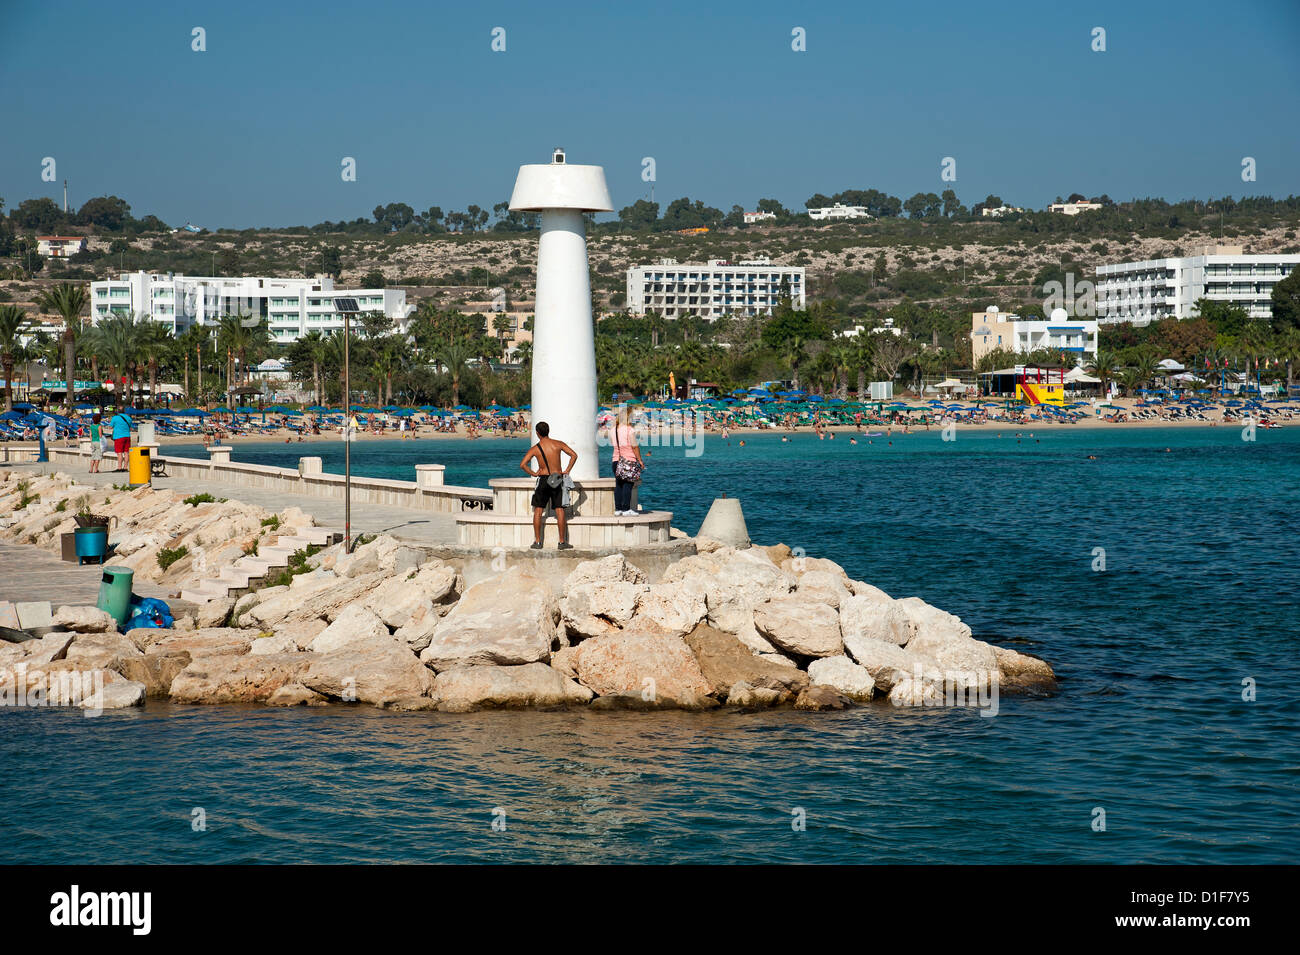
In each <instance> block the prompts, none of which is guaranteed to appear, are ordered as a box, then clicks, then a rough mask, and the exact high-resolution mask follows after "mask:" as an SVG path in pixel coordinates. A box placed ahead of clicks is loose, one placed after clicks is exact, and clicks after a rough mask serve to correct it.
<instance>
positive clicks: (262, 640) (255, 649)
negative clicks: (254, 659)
mask: <svg viewBox="0 0 1300 955" xmlns="http://www.w3.org/2000/svg"><path fill="white" fill-rule="evenodd" d="M248 652H249V653H254V654H257V653H297V652H298V642H297V641H296V640H294V638H293V637H291V636H288V635H280V634H274V635H272V636H269V637H258V638H257V639H256V640H254V641H253V644H252V646H250V647H249V648H248Z"/></svg>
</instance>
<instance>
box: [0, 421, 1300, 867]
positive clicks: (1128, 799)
mask: <svg viewBox="0 0 1300 955" xmlns="http://www.w3.org/2000/svg"><path fill="white" fill-rule="evenodd" d="M1021 434H1022V437H1021V438H1020V439H1019V440H1017V438H1016V432H1015V431H1013V430H1009V431H1005V432H1003V433H1002V437H1000V438H999V437H997V436H996V435H997V433H996V432H989V433H983V434H975V433H968V432H961V433H959V435H958V439H957V440H956V441H954V442H951V443H945V442H943V441H941V440H940V436H939V434H938V433H937V432H931V433H929V434H924V433H922V434H914V435H910V436H907V437H902V436H895V437H894V438H893V444H892V445H890V444H888V443H886V441H885V440H884V439H875V441H874V443H872V444H866V443H865V439H860V440H861V441H862V442H863V443H860V444H858V445H857V446H856V447H855V446H852V445H850V444H849V442H848V436H847V435H840V436H839V437H837V438H836V439H835V440H834V441H817V440H816V439H815V438H814V437H811V436H808V435H800V436H798V437H796V438H794V439H793V440H792V442H791V443H789V444H784V443H782V442H781V441H780V439H779V438H778V437H776V436H771V435H764V436H759V437H747V438H746V439H745V440H746V446H745V447H744V448H741V447H740V446H739V440H738V439H737V438H736V437H734V436H733V438H732V439H731V444H730V446H728V445H726V444H725V443H723V441H722V440H721V439H720V438H717V437H714V436H710V437H709V438H707V439H706V443H705V445H704V449H703V454H701V455H700V456H698V457H686V456H685V455H684V454H683V453H682V449H680V448H677V449H671V448H663V449H658V450H655V451H654V452H653V454H652V456H651V458H650V459H649V460H650V463H651V467H650V469H649V470H648V472H647V483H646V487H645V490H644V491H643V493H642V503H643V504H645V505H651V506H656V507H668V508H671V509H672V510H674V511H675V512H676V514H677V517H676V518H675V521H674V523H676V524H677V525H678V526H679V527H682V528H683V529H686V530H688V531H691V532H693V531H694V530H695V529H696V528H697V527H698V524H699V521H700V520H701V519H702V518H703V515H704V513H705V511H706V510H707V508H708V505H709V502H710V500H711V499H712V497H713V496H715V494H717V493H721V492H723V491H725V492H727V493H728V494H729V495H731V496H736V497H739V498H740V499H741V500H742V502H743V504H744V507H745V513H746V517H747V519H748V523H749V528H750V533H751V535H752V536H753V537H754V538H755V539H756V540H759V541H762V542H773V541H777V540H781V541H784V542H786V543H787V544H790V545H791V546H799V547H803V548H805V549H806V550H807V552H808V553H809V554H811V555H814V556H828V557H831V558H833V559H835V560H837V561H839V562H840V563H842V564H844V566H845V567H846V568H847V569H848V570H849V572H850V573H851V574H852V575H853V576H855V577H858V578H861V579H866V580H868V581H870V582H872V583H874V584H877V585H878V586H881V587H883V588H884V589H885V590H887V591H889V592H890V593H892V594H894V595H895V596H905V595H908V594H917V595H919V596H921V597H923V598H924V599H926V600H927V601H930V602H931V603H934V604H936V605H938V606H940V607H943V608H945V609H948V610H951V611H952V612H954V613H957V614H959V615H960V616H962V617H963V618H964V619H965V620H966V621H967V622H969V623H970V624H971V626H972V627H973V628H974V630H975V632H976V635H977V636H979V637H981V638H984V639H988V640H991V641H994V642H998V643H1002V644H1004V645H1008V646H1013V647H1015V648H1017V649H1021V650H1025V651H1028V652H1031V653H1035V654H1039V655H1041V656H1043V657H1045V658H1047V659H1048V660H1050V661H1051V662H1052V663H1053V664H1054V666H1055V667H1056V668H1057V671H1058V673H1059V674H1060V676H1061V677H1062V683H1061V692H1060V693H1059V694H1058V695H1056V696H1053V697H1051V698H1047V699H1027V698H1019V699H1015V698H1008V697H1005V696H1004V697H1003V698H1002V700H1001V701H1000V712H999V714H998V715H997V716H996V717H994V718H983V717H980V716H979V715H978V714H977V713H976V712H975V711H973V710H943V709H940V710H923V711H898V710H893V709H891V708H889V707H888V706H871V707H868V708H864V709H859V710H854V711H850V712H847V713H841V714H830V715H822V714H801V713H794V712H790V711H780V712H769V713H758V714H744V715H742V714H734V713H726V712H715V713H706V714H677V713H662V714H650V715H647V714H610V713H592V712H572V713H537V712H524V713H478V714H471V715H464V716H450V715H442V714H389V713H381V712H378V711H374V710H371V709H369V708H367V707H354V708H347V709H342V708H333V709H325V710H288V711H286V710H278V709H258V708H238V707H173V706H169V705H166V704H150V705H149V706H148V707H147V708H145V709H144V710H143V711H138V712H132V713H126V714H115V715H106V716H103V717H100V718H98V719H86V718H84V717H83V716H81V715H80V714H76V713H65V712H59V711H55V710H44V711H41V710H26V711H24V710H12V709H10V710H0V794H2V795H3V796H5V797H6V799H5V803H6V805H8V806H11V807H14V806H21V807H23V811H21V812H13V811H10V812H6V813H5V814H4V815H3V817H0V818H3V822H0V835H3V836H4V838H3V839H0V862H4V861H18V860H40V861H49V862H73V861H101V862H106V861H120V860H126V859H130V860H133V861H145V862H170V861H197V862H236V861H265V862H290V861H303V860H307V861H315V862H350V861H609V862H617V861H629V862H633V861H696V862H722V861H810V862H830V861H863V862H1168V863H1176V862H1177V863H1181V862H1207V863H1247V862H1283V861H1292V860H1293V859H1294V857H1295V853H1296V851H1297V850H1298V849H1300V835H1297V831H1298V830H1297V823H1298V822H1300V813H1298V812H1297V808H1296V807H1297V806H1300V798H1298V797H1300V792H1298V790H1300V746H1298V745H1297V729H1298V728H1300V727H1298V725H1297V724H1298V721H1297V718H1296V715H1295V713H1296V711H1295V707H1294V705H1291V704H1290V701H1291V700H1292V699H1293V697H1294V693H1295V687H1296V686H1297V681H1300V666H1298V665H1297V663H1296V635H1297V622H1296V619H1297V618H1296V612H1295V603H1296V600H1295V594H1296V591H1297V589H1298V587H1297V585H1300V540H1298V539H1297V535H1296V528H1297V521H1296V515H1297V508H1298V507H1300V429H1288V430H1281V431H1260V432H1257V440H1256V441H1254V442H1243V441H1242V440H1241V438H1240V432H1239V431H1238V430H1237V429H1235V428H1205V429H1196V430H1188V429H1159V430H1138V429H1134V430H1120V431H1108V430H1102V429H1096V430H1070V431H1049V432H1035V437H1032V438H1031V437H1029V432H1028V431H1027V430H1026V431H1024V432H1021ZM306 447H307V446H305V445H293V446H285V445H260V446H240V447H238V448H237V449H236V452H235V454H236V457H237V458H238V459H240V460H247V461H258V462H262V463H272V464H286V465H292V464H293V463H294V461H295V460H296V458H297V456H298V455H299V454H302V453H312V454H322V455H323V456H324V457H325V459H326V462H325V463H326V468H327V469H328V470H335V469H337V468H338V467H339V466H341V451H340V450H339V448H338V446H336V445H311V446H310V451H304V448H306ZM525 448H526V443H525V442H522V441H518V442H511V441H494V440H487V439H483V440H480V441H476V442H468V441H430V440H424V441H420V442H384V443H367V444H364V445H359V446H357V448H356V451H355V453H354V458H353V461H354V467H356V469H357V470H358V471H359V472H361V473H369V474H374V475H379V476H386V477H401V478H406V479H411V478H412V477H413V471H412V465H413V464H414V463H416V462H423V461H433V462H438V463H444V464H446V465H447V480H448V482H449V483H463V484H478V485H482V484H483V483H485V482H486V480H487V479H488V478H489V477H493V476H498V475H506V474H510V473H511V472H512V471H513V469H514V468H515V466H516V464H517V461H518V459H519V457H520V456H521V455H522V453H523V451H524V449H525ZM1166 448H1168V449H1169V450H1168V451H1166V450H1165V449H1166ZM1089 454H1095V455H1096V457H1097V460H1095V461H1092V460H1088V457H1087V456H1088V455H1089ZM1096 548H1104V550H1105V561H1106V569H1105V570H1104V571H1095V570H1093V569H1092V568H1093V565H1094V563H1095V561H1096V550H1095V549H1096ZM1243 680H1252V681H1254V683H1255V684H1256V686H1257V693H1258V698H1257V700H1256V701H1255V702H1245V701H1243V700H1242V681H1243ZM196 807H199V808H202V809H204V810H205V812H206V816H207V824H208V828H207V831H206V832H193V831H192V830H191V813H192V811H193V810H194V809H195V808H196ZM497 808H500V809H502V810H504V811H505V818H506V820H507V828H506V831H504V832H500V831H494V830H493V829H492V826H491V823H492V819H493V815H492V813H493V810H494V809H497ZM1097 808H1101V809H1103V810H1104V811H1105V814H1106V831H1105V832H1096V831H1093V829H1092V823H1093V819H1094V815H1095V810H1096V809H1097ZM800 809H801V810H803V812H804V813H806V819H807V829H806V831H803V832H796V831H792V827H791V819H792V813H793V812H794V811H795V810H800Z"/></svg>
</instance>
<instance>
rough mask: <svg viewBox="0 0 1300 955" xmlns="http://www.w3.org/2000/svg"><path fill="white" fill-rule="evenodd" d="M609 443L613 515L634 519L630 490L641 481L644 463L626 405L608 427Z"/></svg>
mask: <svg viewBox="0 0 1300 955" xmlns="http://www.w3.org/2000/svg"><path fill="white" fill-rule="evenodd" d="M609 443H610V446H611V447H613V449H614V513H615V514H616V515H618V516H619V517H635V516H636V511H634V510H633V509H632V489H633V488H635V487H636V486H637V484H638V483H640V481H641V472H642V471H644V470H645V462H644V461H642V460H641V448H640V446H639V445H638V443H637V437H636V431H635V430H634V429H633V428H632V424H631V421H630V420H629V416H628V410H627V405H623V406H621V407H620V408H619V409H618V416H617V417H616V418H615V419H614V423H613V424H612V425H610V426H609Z"/></svg>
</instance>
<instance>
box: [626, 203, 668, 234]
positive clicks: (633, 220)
mask: <svg viewBox="0 0 1300 955" xmlns="http://www.w3.org/2000/svg"><path fill="white" fill-rule="evenodd" d="M618 221H619V222H620V223H622V225H623V228H625V229H653V228H654V227H655V224H656V223H657V222H658V221H659V203H657V202H649V201H647V200H645V199H638V200H637V201H636V202H634V203H632V204H631V205H630V206H624V207H623V208H622V209H620V210H618Z"/></svg>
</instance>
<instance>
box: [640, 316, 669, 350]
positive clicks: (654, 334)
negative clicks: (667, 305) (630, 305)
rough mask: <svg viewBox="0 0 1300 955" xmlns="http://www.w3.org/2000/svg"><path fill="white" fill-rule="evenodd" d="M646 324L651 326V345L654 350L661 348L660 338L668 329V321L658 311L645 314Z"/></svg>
mask: <svg viewBox="0 0 1300 955" xmlns="http://www.w3.org/2000/svg"><path fill="white" fill-rule="evenodd" d="M645 320H646V324H647V325H649V326H650V345H651V346H652V347H654V348H658V347H659V336H660V335H662V334H663V332H664V329H665V327H666V324H667V323H666V320H665V319H664V317H663V316H662V315H660V314H659V313H658V312H656V311H653V310H651V311H649V312H646V313H645Z"/></svg>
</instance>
